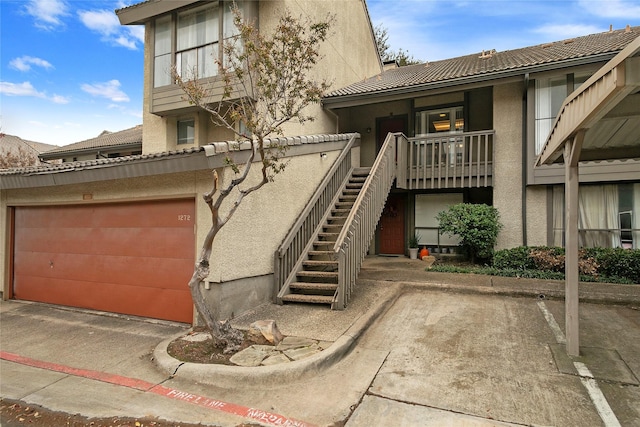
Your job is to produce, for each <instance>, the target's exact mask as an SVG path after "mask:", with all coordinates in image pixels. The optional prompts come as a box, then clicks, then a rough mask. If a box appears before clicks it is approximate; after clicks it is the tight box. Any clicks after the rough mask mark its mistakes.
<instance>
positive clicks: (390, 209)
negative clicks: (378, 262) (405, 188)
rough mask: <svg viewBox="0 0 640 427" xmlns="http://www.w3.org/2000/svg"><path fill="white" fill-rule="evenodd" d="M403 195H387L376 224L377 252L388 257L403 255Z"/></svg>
mask: <svg viewBox="0 0 640 427" xmlns="http://www.w3.org/2000/svg"><path fill="white" fill-rule="evenodd" d="M405 201H406V197H405V195H404V194H389V197H388V198H387V203H386V205H385V207H384V210H383V211H382V217H381V218H380V223H379V224H378V236H379V242H380V247H379V250H378V252H379V253H381V254H388V255H403V254H404V252H405V251H404V247H405V242H404V234H405V233H404V217H405V215H404V214H405V208H404V207H405Z"/></svg>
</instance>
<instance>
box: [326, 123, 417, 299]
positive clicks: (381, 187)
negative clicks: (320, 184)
mask: <svg viewBox="0 0 640 427" xmlns="http://www.w3.org/2000/svg"><path fill="white" fill-rule="evenodd" d="M399 139H401V140H406V137H405V136H404V135H403V134H402V133H393V134H392V133H390V134H388V135H387V138H386V139H385V141H384V144H383V145H382V148H381V149H380V152H379V153H378V156H377V157H376V161H375V162H374V164H373V166H372V167H371V172H370V173H369V176H368V177H367V180H366V181H365V183H364V186H363V187H362V190H361V191H360V194H359V195H358V197H357V198H356V201H355V203H354V205H353V208H352V209H351V213H350V214H349V216H348V217H347V219H346V221H345V224H344V227H343V228H342V231H341V232H340V235H339V236H338V238H337V240H336V243H335V245H334V247H333V250H334V252H335V254H336V258H337V260H338V290H337V294H336V297H335V298H334V303H333V304H332V306H331V308H332V309H334V310H343V309H344V308H345V306H346V305H347V304H348V302H349V300H350V299H351V292H352V291H353V288H354V286H355V282H356V278H357V275H358V272H359V271H360V267H361V266H362V261H363V260H364V257H365V256H366V255H367V251H368V250H369V245H370V243H371V239H372V238H373V235H374V233H375V231H376V227H377V226H378V221H379V220H380V216H381V215H382V210H383V209H384V205H385V203H386V201H387V196H388V195H389V191H390V190H391V186H392V185H393V181H394V179H395V178H396V145H397V140H399Z"/></svg>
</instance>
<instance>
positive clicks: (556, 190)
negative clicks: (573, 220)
mask: <svg viewBox="0 0 640 427" xmlns="http://www.w3.org/2000/svg"><path fill="white" fill-rule="evenodd" d="M552 209H553V246H558V247H563V246H564V187H563V186H561V185H556V186H555V187H553V207H552Z"/></svg>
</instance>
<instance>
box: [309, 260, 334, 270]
mask: <svg viewBox="0 0 640 427" xmlns="http://www.w3.org/2000/svg"><path fill="white" fill-rule="evenodd" d="M302 265H304V266H305V267H309V268H331V269H337V268H338V261H333V260H327V261H324V260H307V261H303V262H302ZM314 272H317V271H314Z"/></svg>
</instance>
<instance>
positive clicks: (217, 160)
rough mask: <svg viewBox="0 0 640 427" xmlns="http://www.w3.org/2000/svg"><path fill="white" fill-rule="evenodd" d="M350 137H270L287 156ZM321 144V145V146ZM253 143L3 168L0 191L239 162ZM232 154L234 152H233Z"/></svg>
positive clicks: (342, 142) (322, 148) (325, 147)
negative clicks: (285, 149) (283, 149)
mask: <svg viewBox="0 0 640 427" xmlns="http://www.w3.org/2000/svg"><path fill="white" fill-rule="evenodd" d="M351 138H360V135H359V134H357V133H347V134H334V135H309V136H298V137H286V138H285V137H283V138H271V139H268V140H266V141H265V144H267V145H268V144H269V143H270V142H271V141H274V142H277V143H278V144H286V145H287V146H288V147H289V149H288V150H287V154H286V155H287V156H301V155H305V154H312V153H317V152H322V151H333V150H339V149H341V147H344V146H345V144H346V143H348V142H349V141H350V140H351ZM320 143H322V145H321V146H320V145H318V144H320ZM250 148H251V144H250V143H249V142H248V141H247V142H243V143H238V142H236V141H229V142H216V143H211V144H207V145H205V146H203V147H194V148H188V149H184V150H181V151H168V152H162V153H154V154H139V155H135V156H124V157H114V158H111V159H97V160H86V161H78V162H66V163H62V164H55V165H45V166H38V167H27V168H19V169H3V170H0V190H9V189H19V188H37V187H50V186H59V185H70V184H82V183H87V182H96V181H107V180H114V179H127V178H138V177H143V176H153V175H165V174H172V173H181V172H194V171H198V170H212V169H216V168H222V167H226V166H228V164H227V161H226V158H227V156H230V155H231V156H233V157H234V160H235V161H237V162H238V163H241V162H243V161H246V160H247V159H248V157H249V149H250ZM230 153H231V154H230Z"/></svg>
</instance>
